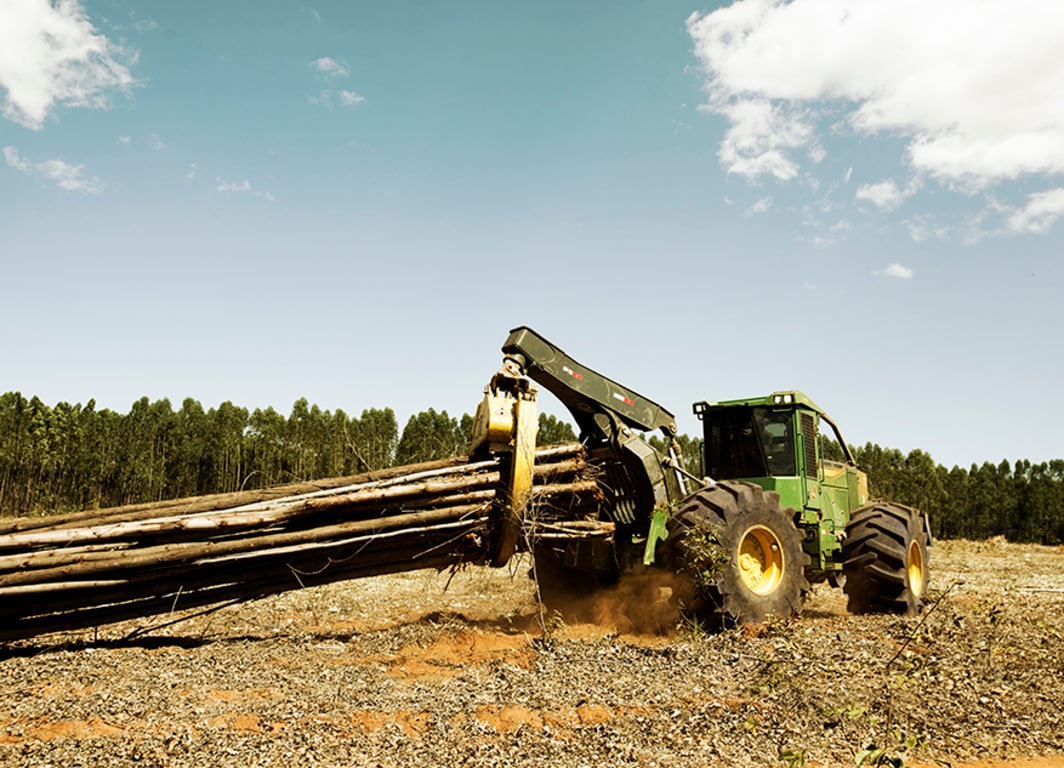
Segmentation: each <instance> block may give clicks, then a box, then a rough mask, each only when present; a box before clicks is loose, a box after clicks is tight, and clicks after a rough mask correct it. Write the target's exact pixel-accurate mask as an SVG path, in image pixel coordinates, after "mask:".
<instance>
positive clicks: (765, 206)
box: [746, 197, 772, 216]
mask: <svg viewBox="0 0 1064 768" xmlns="http://www.w3.org/2000/svg"><path fill="white" fill-rule="evenodd" d="M771 209H772V198H771V197H762V198H761V199H760V200H758V201H757V202H756V203H754V204H753V205H751V206H750V207H749V208H747V209H746V215H747V216H756V215H757V214H759V213H768V212H769V211H770V210H771Z"/></svg>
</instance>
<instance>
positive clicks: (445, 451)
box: [395, 408, 472, 464]
mask: <svg viewBox="0 0 1064 768" xmlns="http://www.w3.org/2000/svg"><path fill="white" fill-rule="evenodd" d="M463 421H464V420H463ZM471 430H472V422H469V424H468V428H466V429H463V425H461V424H459V422H458V420H457V419H453V418H451V417H450V416H448V415H447V411H441V412H440V413H437V412H436V411H435V410H433V409H432V408H429V409H428V410H427V411H422V412H421V413H419V414H417V415H415V416H411V417H410V420H409V421H407V422H406V426H405V427H404V428H403V435H402V437H400V438H399V446H398V447H397V448H396V449H395V462H396V464H416V463H418V462H421V461H432V460H434V459H443V458H446V457H448V456H457V455H460V454H464V453H466V451H467V450H468V447H469V438H470V432H471Z"/></svg>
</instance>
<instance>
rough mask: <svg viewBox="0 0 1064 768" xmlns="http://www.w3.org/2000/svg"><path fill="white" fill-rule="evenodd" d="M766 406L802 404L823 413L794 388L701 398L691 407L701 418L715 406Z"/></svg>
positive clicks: (715, 407) (822, 411) (776, 406)
mask: <svg viewBox="0 0 1064 768" xmlns="http://www.w3.org/2000/svg"><path fill="white" fill-rule="evenodd" d="M737 405H740V406H754V405H761V406H768V407H769V408H774V407H775V408H778V407H780V406H786V407H790V406H794V405H804V406H805V407H806V408H809V409H811V410H813V411H816V412H817V413H820V414H822V413H824V410H823V409H822V408H821V407H820V406H819V405H817V404H816V403H814V402H813V401H812V400H811V399H810V398H809V397H808V396H807V395H805V394H804V393H803V392H799V391H798V390H796V389H791V390H784V391H782V392H773V393H772V394H771V395H765V396H762V397H744V398H741V399H739V400H716V401H708V400H702V401H700V402H697V403H695V404H694V406H693V409H694V412H695V415H696V416H698V417H699V418H701V416H702V414H703V413H705V412H706V411H709V410H715V409H717V408H730V407H734V406H737Z"/></svg>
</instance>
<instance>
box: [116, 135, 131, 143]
mask: <svg viewBox="0 0 1064 768" xmlns="http://www.w3.org/2000/svg"><path fill="white" fill-rule="evenodd" d="M132 142H133V137H132V136H119V137H118V143H119V144H131V143H132Z"/></svg>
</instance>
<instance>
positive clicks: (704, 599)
mask: <svg viewBox="0 0 1064 768" xmlns="http://www.w3.org/2000/svg"><path fill="white" fill-rule="evenodd" d="M665 559H666V562H667V564H668V565H670V566H671V567H673V568H674V569H675V570H676V571H677V572H679V573H680V574H682V575H683V576H684V577H685V582H686V583H685V584H684V585H682V594H681V597H680V600H681V602H684V603H685V606H684V607H685V608H686V609H688V610H690V611H693V612H694V613H695V614H696V615H702V616H710V615H714V616H716V617H719V618H720V619H723V620H731V621H735V622H740V623H745V622H759V621H764V619H765V618H767V617H768V616H776V617H780V618H786V617H789V616H793V615H795V614H797V613H799V612H800V611H801V608H802V599H803V596H804V594H805V592H806V591H808V589H809V582H808V581H807V580H806V577H805V566H806V564H807V563H808V561H809V558H808V556H807V555H806V554H805V553H804V552H803V551H802V535H801V532H800V531H799V530H798V528H797V526H796V525H795V524H794V510H791V509H784V508H783V507H782V506H781V505H780V500H779V494H777V493H775V492H774V491H764V490H763V489H762V488H761V487H760V486H757V485H754V484H753V483H739V482H728V483H718V484H716V485H714V486H711V487H710V488H707V489H705V490H703V491H700V492H699V493H698V494H696V495H695V496H693V497H692V498H691V499H690V500H689V501H688V502H687V503H686V504H685V505H684V506H683V507H681V508H680V510H679V511H678V512H677V513H676V514H675V515H673V517H672V518H671V519H670V520H669V535H668V538H667V539H666V542H665Z"/></svg>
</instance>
